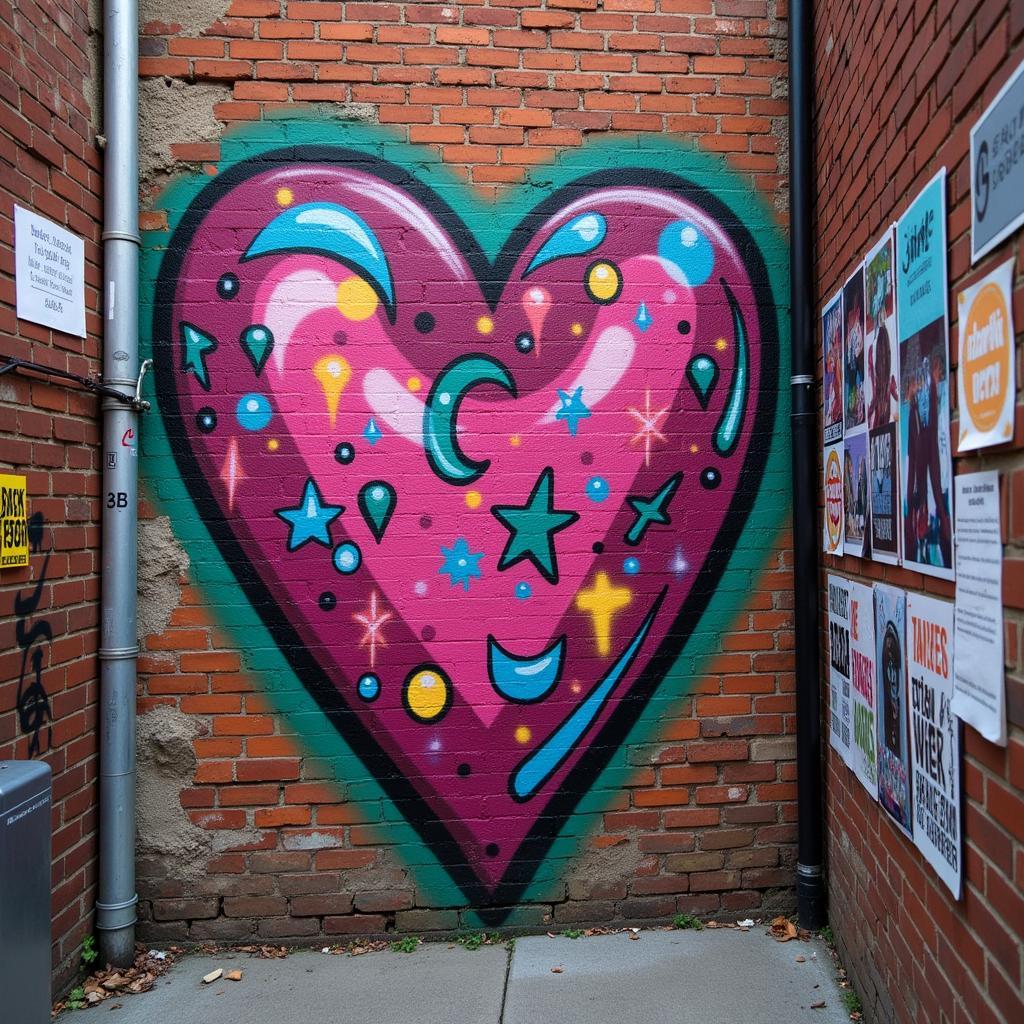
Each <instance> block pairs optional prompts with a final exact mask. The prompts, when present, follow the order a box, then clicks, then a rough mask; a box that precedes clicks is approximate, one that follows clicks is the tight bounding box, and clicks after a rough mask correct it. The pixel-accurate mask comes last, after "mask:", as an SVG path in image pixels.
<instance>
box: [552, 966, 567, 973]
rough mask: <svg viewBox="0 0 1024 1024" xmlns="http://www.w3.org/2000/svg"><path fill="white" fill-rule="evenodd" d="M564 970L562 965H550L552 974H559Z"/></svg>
mask: <svg viewBox="0 0 1024 1024" xmlns="http://www.w3.org/2000/svg"><path fill="white" fill-rule="evenodd" d="M564 970H565V968H564V967H552V968H551V973H552V974H561V973H562V971H564Z"/></svg>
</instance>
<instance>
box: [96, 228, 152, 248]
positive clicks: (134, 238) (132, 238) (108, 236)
mask: <svg viewBox="0 0 1024 1024" xmlns="http://www.w3.org/2000/svg"><path fill="white" fill-rule="evenodd" d="M100 240H101V241H104V242H131V243H133V244H134V245H137V246H138V247H139V248H140V249H141V248H142V236H141V235H139V234H138V232H131V231H104V232H103V234H102V235H100Z"/></svg>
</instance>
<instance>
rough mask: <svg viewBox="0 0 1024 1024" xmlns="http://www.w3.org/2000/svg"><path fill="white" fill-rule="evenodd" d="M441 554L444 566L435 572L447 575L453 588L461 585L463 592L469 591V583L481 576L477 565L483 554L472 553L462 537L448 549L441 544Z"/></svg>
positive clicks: (479, 552)
mask: <svg viewBox="0 0 1024 1024" xmlns="http://www.w3.org/2000/svg"><path fill="white" fill-rule="evenodd" d="M441 554H442V555H444V564H443V565H442V566H441V568H440V569H438V570H437V571H438V574H442V573H447V574H448V575H449V576H450V577H451V579H452V586H453V587H457V586H458V585H459V584H460V583H461V584H462V589H463V590H469V581H470V580H471V579H474V580H475V579H479V578H480V576H481V575H482V574H481V572H480V566H479V565H478V564H477V563H478V562H479V561H480V559H481V558H483V557H484V553H483V552H482V551H478V552H476V553H475V554H474V553H472V552H471V551H470V550H469V543H468V542H467V541H466V539H465V538H464V537H459V538H458V540H456V541H455V543H454V544H453V545H452V546H451V547H450V548H446V547H445V546H444V545H443V544H442V545H441Z"/></svg>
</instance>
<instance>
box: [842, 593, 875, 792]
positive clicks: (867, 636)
mask: <svg viewBox="0 0 1024 1024" xmlns="http://www.w3.org/2000/svg"><path fill="white" fill-rule="evenodd" d="M848 587H849V593H850V680H851V682H852V684H853V686H852V691H851V692H852V695H853V709H852V710H853V743H852V744H851V745H850V767H851V768H852V769H853V770H854V772H855V773H856V775H857V778H858V779H860V781H861V783H862V784H863V786H864V788H865V789H866V790H867V791H868V792H869V793H870V794H871V796H872V798H875V797H877V796H878V753H877V751H878V742H877V730H878V726H877V722H876V718H875V710H876V708H877V707H878V700H877V697H876V689H877V686H876V683H875V609H874V593H873V591H872V589H871V587H868V586H865V585H864V584H863V583H854V582H853V581H852V580H851V581H849V584H848Z"/></svg>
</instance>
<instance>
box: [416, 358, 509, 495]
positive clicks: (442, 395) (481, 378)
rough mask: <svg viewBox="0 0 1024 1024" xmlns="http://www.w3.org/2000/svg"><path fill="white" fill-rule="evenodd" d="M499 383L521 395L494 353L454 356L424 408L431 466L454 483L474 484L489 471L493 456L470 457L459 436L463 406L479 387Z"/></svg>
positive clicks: (442, 477) (435, 382)
mask: <svg viewBox="0 0 1024 1024" xmlns="http://www.w3.org/2000/svg"><path fill="white" fill-rule="evenodd" d="M481 384H497V385H498V387H500V388H502V390H504V391H507V392H508V393H509V394H510V395H511V396H512V397H513V398H517V397H518V392H517V391H516V382H515V381H514V380H513V379H512V375H511V374H510V373H509V372H508V370H507V369H506V368H505V367H504V366H502V364H501V363H499V362H498V360H497V359H492V358H491V357H490V356H487V355H483V354H481V353H472V354H470V355H465V356H459V358H458V359H454V360H452V362H450V363H449V364H448V365H447V366H446V367H445V368H444V369H443V370H442V371H441V373H440V374H439V375H438V377H437V380H435V381H434V385H433V387H432V388H431V389H430V394H429V395H428V396H427V403H426V407H425V408H424V410H423V447H424V448H425V449H426V452H427V461H428V462H429V463H430V468H431V469H432V470H433V471H434V472H435V473H436V474H437V475H438V476H439V477H440V478H441V479H442V480H445V481H447V482H448V483H451V484H458V485H463V484H470V483H472V482H473V481H474V480H478V479H479V478H480V477H481V476H483V475H484V473H486V472H487V467H488V466H489V465H490V464H491V461H490V459H481V460H479V461H477V460H475V459H470V458H468V457H467V456H466V454H465V453H464V452H463V451H462V448H461V447H460V446H459V441H458V438H457V437H456V428H457V424H458V420H459V406H461V405H462V400H463V399H464V398H465V397H466V395H467V394H468V393H469V392H470V391H471V390H472V389H473V388H475V387H479V386H480V385H481Z"/></svg>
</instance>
